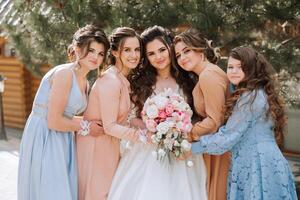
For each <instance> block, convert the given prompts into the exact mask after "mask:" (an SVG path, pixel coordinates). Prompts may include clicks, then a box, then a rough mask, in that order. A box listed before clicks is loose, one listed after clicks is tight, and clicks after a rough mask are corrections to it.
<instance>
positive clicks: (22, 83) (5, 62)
mask: <svg viewBox="0 0 300 200" xmlns="http://www.w3.org/2000/svg"><path fill="white" fill-rule="evenodd" d="M0 74H2V75H4V76H5V77H6V78H7V79H6V80H5V90H4V93H3V110H4V124H5V126H8V127H13V128H24V125H25V123H26V119H27V117H28V115H29V114H30V111H31V106H32V102H33V99H34V95H35V93H36V90H37V88H38V85H39V83H40V78H36V77H34V76H33V75H32V74H31V73H30V72H29V71H28V70H27V69H26V68H25V67H24V65H23V64H22V63H21V62H20V61H19V60H18V59H17V58H14V57H1V58H0Z"/></svg>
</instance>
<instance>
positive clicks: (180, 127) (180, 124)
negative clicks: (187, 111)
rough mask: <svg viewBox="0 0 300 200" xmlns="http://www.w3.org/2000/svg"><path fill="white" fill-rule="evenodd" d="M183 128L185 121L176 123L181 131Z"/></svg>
mask: <svg viewBox="0 0 300 200" xmlns="http://www.w3.org/2000/svg"><path fill="white" fill-rule="evenodd" d="M182 128H183V123H182V122H177V123H176V129H177V130H179V131H180V130H182Z"/></svg>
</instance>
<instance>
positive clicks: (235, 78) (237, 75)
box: [227, 57, 245, 85]
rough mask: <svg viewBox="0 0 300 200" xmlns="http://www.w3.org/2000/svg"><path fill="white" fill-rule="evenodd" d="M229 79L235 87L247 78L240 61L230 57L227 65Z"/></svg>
mask: <svg viewBox="0 0 300 200" xmlns="http://www.w3.org/2000/svg"><path fill="white" fill-rule="evenodd" d="M227 77H228V79H229V81H230V82H231V83H232V84H233V85H238V84H239V83H240V82H241V81H242V80H243V79H244V78H245V73H244V72H243V70H242V65H241V61H240V60H237V59H235V58H232V57H229V59H228V65H227Z"/></svg>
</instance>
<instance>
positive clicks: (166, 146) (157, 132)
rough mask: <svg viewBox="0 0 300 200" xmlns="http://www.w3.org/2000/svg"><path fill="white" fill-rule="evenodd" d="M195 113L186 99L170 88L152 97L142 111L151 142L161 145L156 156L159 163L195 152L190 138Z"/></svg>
mask: <svg viewBox="0 0 300 200" xmlns="http://www.w3.org/2000/svg"><path fill="white" fill-rule="evenodd" d="M192 114H193V112H192V110H191V108H190V106H189V105H188V104H187V103H186V101H185V100H184V98H183V97H182V96H180V95H179V94H178V93H176V92H173V91H172V90H171V89H170V88H168V89H165V90H164V91H163V92H161V93H159V94H157V95H153V96H151V97H149V98H148V99H147V100H146V102H145V104H144V108H143V111H142V118H143V121H144V123H145V124H146V127H147V129H148V130H149V131H151V132H153V133H154V135H152V137H151V139H152V142H153V143H154V144H157V150H156V152H155V154H156V155H157V157H158V158H159V159H161V160H162V159H164V158H165V156H166V155H168V157H170V156H171V155H174V156H175V157H180V156H182V155H183V154H184V152H188V151H190V149H191V143H189V142H188V140H187V138H188V137H187V134H188V133H189V132H190V130H191V129H192V123H191V117H192Z"/></svg>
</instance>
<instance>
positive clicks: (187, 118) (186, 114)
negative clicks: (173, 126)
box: [183, 112, 191, 123]
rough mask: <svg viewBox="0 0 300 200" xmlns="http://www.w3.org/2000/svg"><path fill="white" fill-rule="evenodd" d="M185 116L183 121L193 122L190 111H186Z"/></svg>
mask: <svg viewBox="0 0 300 200" xmlns="http://www.w3.org/2000/svg"><path fill="white" fill-rule="evenodd" d="M183 115H184V117H183V122H184V123H190V122H191V116H190V114H189V113H187V112H185V113H184V114H183Z"/></svg>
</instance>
